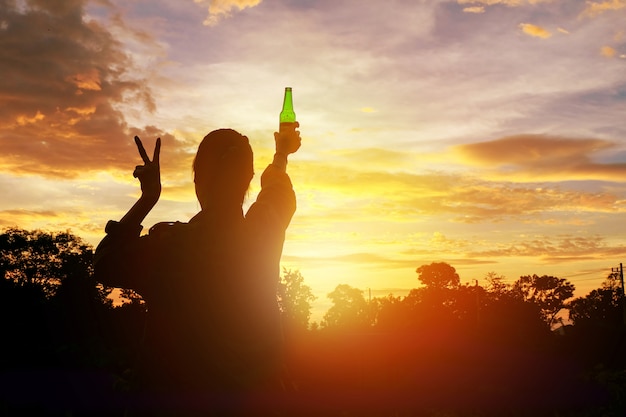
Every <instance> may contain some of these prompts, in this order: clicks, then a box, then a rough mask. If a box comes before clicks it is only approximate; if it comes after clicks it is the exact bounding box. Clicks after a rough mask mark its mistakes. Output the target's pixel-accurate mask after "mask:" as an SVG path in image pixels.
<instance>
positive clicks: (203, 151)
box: [193, 129, 254, 208]
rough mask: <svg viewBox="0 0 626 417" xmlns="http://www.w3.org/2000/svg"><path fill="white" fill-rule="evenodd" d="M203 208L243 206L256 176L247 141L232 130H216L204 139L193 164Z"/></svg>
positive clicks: (197, 192)
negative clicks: (211, 206) (224, 205)
mask: <svg viewBox="0 0 626 417" xmlns="http://www.w3.org/2000/svg"><path fill="white" fill-rule="evenodd" d="M193 171H194V182H195V184H196V195H197V196H198V201H200V206H201V207H202V208H206V207H208V206H209V205H211V204H217V203H227V204H229V205H230V204H235V203H236V204H239V205H241V204H242V203H243V199H244V197H245V195H246V192H247V190H248V187H249V186H250V181H251V180H252V177H253V175H254V167H253V154H252V148H251V147H250V143H249V142H248V138H247V137H246V136H243V135H242V134H240V133H238V132H236V131H235V130H232V129H218V130H214V131H212V132H211V133H209V134H208V135H206V136H205V137H204V139H203V140H202V142H200V146H199V147H198V153H197V154H196V158H195V159H194V161H193Z"/></svg>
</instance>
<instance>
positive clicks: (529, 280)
mask: <svg viewBox="0 0 626 417" xmlns="http://www.w3.org/2000/svg"><path fill="white" fill-rule="evenodd" d="M575 288H576V287H575V286H574V284H572V283H571V282H569V281H567V280H566V279H564V278H557V277H553V276H549V275H542V276H538V275H524V276H521V277H520V278H519V279H518V280H517V281H515V282H514V283H513V287H512V289H511V291H512V293H513V294H514V295H515V296H517V297H519V298H521V299H522V300H524V301H526V302H530V303H532V304H534V305H536V306H538V307H539V309H540V310H541V317H542V319H543V320H544V321H545V322H546V324H547V325H548V326H551V325H552V323H553V322H554V319H555V318H556V315H557V314H558V313H559V312H560V311H561V310H562V309H563V308H565V302H566V301H567V300H568V299H570V298H571V297H572V296H573V295H574V290H575Z"/></svg>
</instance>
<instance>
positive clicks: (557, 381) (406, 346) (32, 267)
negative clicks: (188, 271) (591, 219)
mask: <svg viewBox="0 0 626 417" xmlns="http://www.w3.org/2000/svg"><path fill="white" fill-rule="evenodd" d="M92 256H93V248H92V247H91V246H89V245H88V244H86V243H84V242H83V241H82V240H81V239H80V238H79V237H77V236H75V235H73V234H72V233H70V232H56V233H52V232H44V231H40V230H35V231H28V230H23V229H18V228H10V229H6V230H5V231H4V233H2V234H1V235H0V275H1V277H0V278H2V279H0V323H1V327H0V328H1V329H2V332H3V337H2V339H3V342H2V343H1V344H0V346H1V347H0V415H31V414H32V413H33V412H35V413H36V414H39V415H91V414H90V413H95V410H96V409H97V412H98V413H102V412H106V411H107V410H108V411H110V415H123V412H122V411H120V410H118V409H116V408H115V402H114V401H113V400H112V399H115V398H118V397H119V395H124V393H129V392H131V391H132V383H133V366H134V363H135V355H136V354H137V351H138V347H139V345H140V344H141V335H142V331H143V328H144V326H145V323H146V309H147V308H149V306H146V304H145V303H144V302H143V300H142V298H141V295H140V294H137V293H135V292H133V291H131V290H128V289H122V290H117V291H120V292H119V296H118V297H119V299H120V300H121V303H119V304H116V305H114V303H113V300H112V294H113V291H116V290H115V289H113V288H106V287H104V286H102V285H101V284H99V283H98V282H96V281H95V279H94V277H93V267H92ZM416 273H417V280H416V283H419V284H420V285H419V286H417V285H416V288H414V289H412V290H411V291H410V292H409V293H408V294H407V295H406V296H394V295H392V294H389V295H388V296H386V297H374V298H367V299H366V297H365V296H364V292H363V291H362V290H360V289H357V288H354V287H351V286H349V285H346V284H340V285H338V286H337V287H336V288H335V289H334V290H333V291H332V292H331V293H329V294H328V297H329V299H330V300H331V303H332V304H331V307H330V308H329V309H328V311H326V313H325V314H324V316H323V318H322V320H321V322H320V323H311V320H310V319H311V310H312V302H313V301H314V300H315V297H314V295H313V293H312V290H311V288H310V287H309V286H307V285H306V284H305V281H304V277H303V276H302V274H301V273H300V272H299V271H298V270H288V269H284V270H283V273H282V276H281V282H280V285H279V288H278V293H277V300H278V303H279V307H280V309H281V313H282V316H283V322H284V328H285V341H286V342H285V345H286V349H285V351H286V355H285V356H286V358H287V359H286V363H287V366H288V368H289V374H290V378H289V381H288V385H289V387H288V389H287V390H288V391H289V392H290V393H292V394H293V396H294V398H297V399H298V401H297V403H298V404H299V405H301V406H302V407H303V408H305V409H306V410H307V412H308V413H310V414H309V415H350V416H392V415H393V416H395V415H403V416H405V415H406V416H413V415H416V416H417V415H419V416H422V415H426V416H431V415H432V416H435V415H450V416H457V415H458V416H465V415H467V416H485V415H551V416H553V415H572V416H579V415H580V416H586V415H607V416H610V415H616V416H618V415H624V411H625V410H626V361H625V360H624V357H623V356H624V355H623V352H624V348H625V347H626V346H625V345H624V334H625V333H624V329H625V327H624V321H623V320H624V304H623V303H624V296H623V288H622V287H621V286H620V282H619V280H618V279H616V278H618V277H617V276H616V274H615V273H611V274H610V275H609V276H608V277H607V279H606V280H605V281H604V283H603V284H602V286H601V287H600V288H597V289H594V290H593V291H591V292H590V293H589V294H587V295H586V296H583V297H578V298H574V297H573V294H574V290H575V286H574V284H572V283H571V282H569V281H568V280H566V279H562V278H558V277H553V276H546V275H526V276H521V277H520V278H519V279H517V280H516V281H514V282H513V283H507V282H505V279H504V277H502V276H499V275H498V274H496V273H489V274H488V275H487V276H486V277H485V279H486V282H487V285H486V286H484V287H483V286H480V285H478V281H475V282H474V285H471V284H461V280H460V277H459V275H458V274H457V272H456V270H455V269H454V267H452V266H451V265H449V264H447V263H443V262H433V263H431V264H428V265H422V266H420V267H418V268H417V269H416ZM563 319H568V320H567V322H568V324H565V323H564V321H563ZM356 394H358V395H356ZM20 413H21V414H20ZM81 413H82V414H81ZM98 415H101V414H98ZM296 415H305V414H302V408H300V409H299V412H298V413H297V414H296Z"/></svg>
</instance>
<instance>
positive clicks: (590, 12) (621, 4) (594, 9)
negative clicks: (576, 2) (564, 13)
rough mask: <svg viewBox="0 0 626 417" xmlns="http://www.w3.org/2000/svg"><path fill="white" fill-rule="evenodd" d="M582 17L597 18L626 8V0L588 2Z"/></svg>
mask: <svg viewBox="0 0 626 417" xmlns="http://www.w3.org/2000/svg"><path fill="white" fill-rule="evenodd" d="M586 3H587V6H586V7H585V10H583V12H582V13H581V14H580V16H581V17H590V18H593V17H596V16H598V15H600V14H602V13H604V12H607V11H616V10H620V9H623V8H625V7H626V0H607V1H602V2H596V1H587V2H586Z"/></svg>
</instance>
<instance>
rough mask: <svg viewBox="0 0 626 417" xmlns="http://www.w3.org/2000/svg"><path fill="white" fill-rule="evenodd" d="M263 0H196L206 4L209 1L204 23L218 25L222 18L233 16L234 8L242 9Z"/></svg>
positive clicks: (195, 0)
mask: <svg viewBox="0 0 626 417" xmlns="http://www.w3.org/2000/svg"><path fill="white" fill-rule="evenodd" d="M262 1H263V0H208V1H207V0H194V2H195V3H198V4H201V5H205V6H206V4H207V3H208V10H209V16H208V17H207V18H206V20H205V21H204V22H203V24H204V25H207V26H213V25H216V24H217V23H218V22H219V21H220V20H221V19H223V18H228V17H230V16H231V14H232V11H233V10H235V9H236V10H238V11H241V10H243V9H247V8H249V7H255V6H258V5H259V4H260V3H261V2H262Z"/></svg>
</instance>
